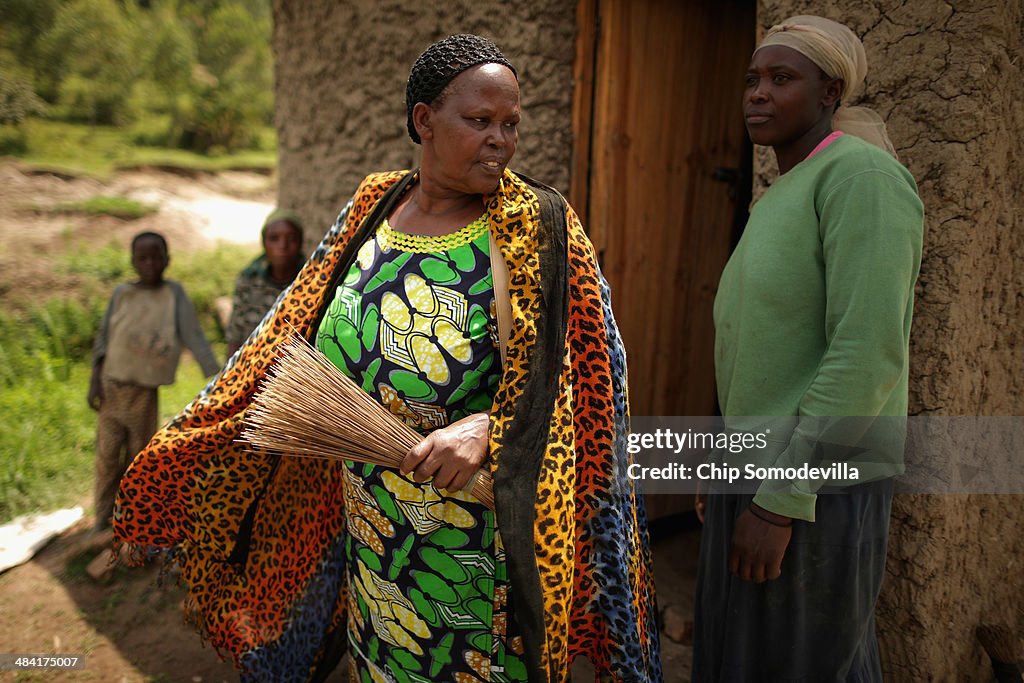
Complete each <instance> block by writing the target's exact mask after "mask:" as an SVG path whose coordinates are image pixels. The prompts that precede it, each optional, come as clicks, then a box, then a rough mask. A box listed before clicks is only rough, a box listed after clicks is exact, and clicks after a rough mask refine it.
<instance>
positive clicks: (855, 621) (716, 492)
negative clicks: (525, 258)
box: [693, 16, 924, 681]
mask: <svg viewBox="0 0 1024 683" xmlns="http://www.w3.org/2000/svg"><path fill="white" fill-rule="evenodd" d="M866 70H867V60H866V57H865V53H864V47H863V45H862V44H861V42H860V40H859V39H858V38H857V36H856V35H854V33H853V32H852V31H851V30H850V29H849V28H847V27H846V26H843V25H842V24H839V23H836V22H834V21H830V20H828V19H824V18H821V17H808V16H800V17H793V18H791V19H788V20H786V21H784V22H782V23H781V24H779V25H777V26H774V27H772V28H771V29H770V30H769V31H768V33H767V34H766V35H765V38H764V40H763V41H762V42H761V44H760V45H759V46H758V48H757V50H755V52H754V54H753V56H752V57H751V62H750V66H749V68H748V70H747V74H746V91H745V95H744V99H743V113H744V117H745V120H746V126H747V131H748V133H749V134H750V138H751V140H752V141H753V142H754V143H755V144H758V145H765V146H769V147H771V148H772V149H773V150H774V152H775V156H776V159H777V160H778V165H779V173H780V177H779V178H778V180H777V181H775V183H773V184H772V186H771V187H770V188H769V189H768V191H767V192H766V193H765V194H764V196H763V197H761V199H760V200H758V202H757V203H756V204H755V205H754V207H753V209H752V211H751V214H750V219H749V221H748V223H747V226H746V228H745V230H744V232H743V236H742V238H741V239H740V242H739V244H738V245H737V247H736V250H735V251H734V252H733V254H732V256H731V258H730V260H729V262H728V264H727V265H726V267H725V270H724V271H723V273H722V278H721V282H720V284H719V288H718V293H717V295H716V298H715V307H714V320H715V373H716V379H717V385H718V396H719V404H720V405H721V409H722V415H723V416H725V418H726V420H727V424H728V423H729V421H730V420H732V421H734V422H737V421H740V420H743V419H746V418H751V419H763V418H756V417H753V416H780V417H783V416H789V419H788V420H787V421H788V423H790V424H795V425H796V427H795V429H792V430H788V428H787V430H780V431H784V432H786V433H785V434H783V435H782V436H780V435H778V434H776V433H774V432H773V434H772V445H771V448H770V449H768V450H766V453H765V455H764V457H765V458H766V459H769V461H768V462H763V463H762V464H766V465H769V466H775V467H779V468H781V469H785V468H796V467H798V466H800V465H801V464H805V463H809V462H810V461H812V460H815V459H816V458H820V457H821V456H820V455H818V454H819V453H821V452H823V451H824V452H825V453H826V454H828V455H829V457H830V458H831V457H836V458H849V457H851V456H850V455H841V452H840V449H837V448H835V447H834V445H833V443H834V442H832V441H830V440H829V439H828V438H825V436H827V435H828V432H827V429H822V425H829V424H832V425H835V424H840V423H843V424H849V423H850V418H849V417H846V416H855V417H856V420H857V421H862V422H863V424H872V425H878V424H881V425H884V424H886V423H892V422H898V421H900V420H904V419H905V418H906V414H907V402H908V367H909V356H910V353H909V340H910V323H911V316H912V313H913V306H914V283H915V281H916V280H917V275H918V271H919V269H920V265H921V248H922V236H923V231H924V217H923V207H922V204H921V200H920V198H919V197H918V194H917V186H916V184H915V182H914V179H913V177H912V176H911V175H910V172H909V171H907V169H906V168H904V167H903V166H902V165H900V163H899V162H898V161H897V160H896V159H895V158H894V153H893V147H892V144H891V143H890V142H889V139H888V136H887V134H886V131H885V125H884V124H883V122H882V120H881V119H880V118H879V117H878V115H877V114H874V113H873V112H871V111H870V110H867V109H864V108H862V107H849V106H847V101H848V100H849V98H850V96H851V95H852V94H853V93H854V92H855V91H856V90H857V88H858V87H859V86H860V84H861V82H862V81H863V79H864V75H865V72H866ZM780 422H781V421H780ZM789 431H791V434H790V433H788V432H789ZM881 432H882V435H883V436H884V435H885V430H884V429H883V430H881ZM851 445H853V444H852V443H851ZM897 450H898V452H897ZM847 452H848V453H853V452H854V451H853V450H851V449H847ZM890 452H891V454H892V456H893V457H894V459H893V462H894V463H895V462H896V460H895V457H897V456H898V457H899V458H900V462H901V458H902V441H900V443H899V445H898V446H896V448H893V449H892V450H891V451H890ZM865 462H867V461H865ZM878 464H879V466H880V475H879V476H878V477H873V480H871V479H872V478H868V479H869V480H868V482H866V483H865V482H853V485H840V486H832V485H830V486H828V487H823V486H822V483H823V482H821V481H778V480H775V481H771V480H765V481H763V482H755V486H757V487H758V488H757V489H756V491H754V492H744V493H723V492H722V491H721V486H720V485H719V486H718V487H717V488H713V489H712V491H711V493H710V495H708V496H706V497H701V498H700V499H699V500H698V505H697V510H698V515H699V516H702V519H703V521H704V531H703V534H702V538H701V549H700V564H699V570H698V578H697V601H696V614H695V629H694V649H693V652H694V667H693V680H694V681H795V680H800V681H880V680H881V679H882V673H881V666H880V662H879V656H878V646H877V643H876V640H875V624H874V609H875V602H876V600H877V598H878V593H879V590H880V587H881V583H882V578H883V576H884V574H885V557H886V544H887V539H888V528H889V511H890V507H891V503H892V494H893V480H892V478H891V477H892V474H895V473H898V471H897V468H896V467H887V466H885V464H886V463H885V460H880V461H878Z"/></svg>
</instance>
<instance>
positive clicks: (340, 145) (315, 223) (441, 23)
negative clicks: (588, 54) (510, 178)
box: [273, 0, 576, 240]
mask: <svg viewBox="0 0 1024 683" xmlns="http://www.w3.org/2000/svg"><path fill="white" fill-rule="evenodd" d="M273 11H274V38H273V47H274V54H275V94H276V97H277V108H276V127H277V132H278V135H279V154H280V159H279V162H280V163H279V167H278V168H279V171H278V172H279V191H278V193H279V201H280V202H281V204H282V205H285V206H290V207H294V208H295V210H297V211H298V212H299V213H300V215H301V216H302V217H303V218H304V219H305V220H306V221H307V223H308V224H309V225H310V226H311V229H310V230H309V231H308V232H310V233H316V236H315V237H312V236H311V237H308V238H307V239H309V240H313V239H319V237H320V236H321V235H322V234H323V231H324V230H325V229H326V228H327V227H329V226H330V224H331V223H332V222H333V220H334V218H335V217H336V216H337V214H338V211H339V210H340V209H341V207H342V206H343V205H344V203H345V202H346V201H347V200H348V198H349V197H350V196H351V194H352V192H353V191H354V190H355V189H356V186H357V185H358V184H359V181H360V180H362V178H363V177H364V176H365V175H366V174H368V173H372V172H375V171H383V170H394V169H402V168H412V167H414V166H415V165H416V164H417V163H418V161H417V159H418V150H419V147H418V146H417V145H415V144H413V143H412V141H411V140H410V139H409V137H408V134H407V133H406V128H405V116H406V115H405V82H406V79H407V78H408V75H409V69H410V68H411V67H412V64H413V62H414V61H415V60H416V57H417V56H418V55H419V53H420V52H422V51H423V49H425V48H426V47H427V46H428V45H430V43H432V42H434V41H435V40H438V39H440V38H444V37H446V36H448V35H450V34H453V33H477V34H480V35H484V36H487V37H489V38H491V39H492V40H494V41H495V43H497V45H498V47H500V48H501V50H502V51H503V52H504V53H505V55H506V56H507V57H508V58H509V60H510V61H511V62H512V63H513V64H514V65H515V66H516V69H517V70H518V72H519V81H520V87H521V90H522V107H523V121H522V124H521V126H520V144H519V150H518V152H517V153H516V159H515V160H513V162H512V168H514V169H516V170H518V171H521V172H523V173H526V174H527V175H530V176H532V177H535V178H537V179H539V180H543V181H544V182H546V183H548V184H550V185H553V186H555V187H556V188H558V189H560V190H562V191H563V192H568V189H569V163H570V159H571V155H572V118H571V117H572V93H573V60H574V58H575V49H576V46H575V42H574V41H575V35H576V3H575V2H574V1H573V0H538V1H536V2H529V3H509V2H499V1H498V0H451V1H450V2H444V3H435V2H397V1H395V0H349V1H348V2H336V0H303V1H302V2H292V1H291V0H274V1H273Z"/></svg>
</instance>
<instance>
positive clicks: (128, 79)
mask: <svg viewBox="0 0 1024 683" xmlns="http://www.w3.org/2000/svg"><path fill="white" fill-rule="evenodd" d="M134 39H135V36H134V31H133V26H132V24H131V23H130V22H129V21H128V19H127V17H126V16H125V13H124V12H123V11H122V10H121V6H120V5H119V4H117V3H116V2H115V0H71V2H68V3H67V4H64V5H62V6H61V7H60V9H58V10H57V13H56V15H55V17H54V20H53V25H52V26H50V28H49V29H48V30H47V31H46V33H44V34H43V36H42V37H41V38H40V41H39V50H40V56H41V57H42V58H43V59H44V60H45V62H44V64H45V67H44V69H43V70H42V76H43V79H42V83H41V85H42V86H43V87H44V89H45V90H44V94H45V95H47V96H48V98H49V99H50V100H51V101H53V102H55V103H56V104H57V105H58V107H59V112H60V113H61V114H62V115H63V116H64V117H65V118H67V119H69V120H72V121H88V122H89V123H93V124H96V123H105V124H116V123H126V122H127V121H129V120H130V119H131V115H132V112H131V111H130V110H129V109H128V108H127V104H126V102H127V99H128V95H129V94H130V93H131V87H132V83H133V82H134V81H135V79H136V78H137V77H138V75H139V74H138V63H137V61H136V59H135V56H134V50H133V42H134Z"/></svg>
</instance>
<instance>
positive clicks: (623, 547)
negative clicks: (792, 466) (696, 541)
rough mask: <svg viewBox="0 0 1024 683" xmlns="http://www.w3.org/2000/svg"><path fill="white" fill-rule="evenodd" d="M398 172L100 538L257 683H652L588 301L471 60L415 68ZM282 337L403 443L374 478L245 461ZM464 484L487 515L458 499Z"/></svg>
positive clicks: (471, 42)
mask: <svg viewBox="0 0 1024 683" xmlns="http://www.w3.org/2000/svg"><path fill="white" fill-rule="evenodd" d="M407 108H408V128H409V134H410V135H411V137H412V139H413V140H414V141H415V142H417V143H420V144H421V145H422V163H421V166H420V168H419V170H418V171H415V172H396V173H382V174H376V175H372V176H370V177H368V178H366V180H364V181H363V183H362V185H361V186H360V188H359V189H358V190H357V192H356V194H355V196H354V197H353V199H352V201H351V203H350V204H349V205H348V206H347V207H346V208H345V209H344V210H343V211H342V213H341V215H340V216H339V218H338V221H337V222H336V224H335V226H334V227H333V228H332V229H331V231H330V232H329V233H328V235H327V237H326V238H325V239H324V241H323V243H322V244H321V245H320V247H319V248H318V249H317V250H316V252H315V253H314V255H313V256H312V257H311V259H310V261H309V262H308V263H307V264H306V265H305V266H304V268H303V269H302V271H301V272H300V273H299V275H298V277H297V278H296V281H295V283H294V284H293V285H292V287H291V288H290V289H289V290H288V291H287V292H286V294H285V295H284V296H283V297H282V298H281V300H279V302H278V303H277V305H276V307H275V308H274V310H273V311H272V312H271V314H270V315H268V316H267V318H265V319H264V321H263V322H262V323H261V324H260V326H259V328H258V329H257V331H256V333H255V334H254V335H253V336H252V337H251V338H250V339H249V341H248V342H247V343H246V345H245V346H243V347H242V349H241V350H240V352H239V354H238V355H237V356H236V357H235V358H234V360H233V362H232V363H231V364H229V365H228V367H226V368H225V370H224V372H223V373H222V375H221V376H220V377H219V378H218V379H217V380H216V381H215V382H213V383H212V384H211V385H210V386H209V387H208V388H207V389H206V390H205V391H204V392H203V393H202V394H201V395H200V396H199V397H198V399H197V400H196V401H195V402H194V403H193V404H191V405H190V406H188V407H187V408H186V410H185V412H184V413H183V414H182V415H180V416H179V417H178V418H177V419H176V420H174V421H173V422H172V423H171V424H170V425H169V426H168V427H167V428H166V429H165V430H163V431H162V432H161V433H160V434H158V435H157V437H156V438H155V439H154V440H153V442H152V443H151V444H150V446H149V448H148V449H147V450H146V451H144V452H143V453H142V455H140V457H139V458H138V459H137V460H136V461H135V463H134V465H133V466H132V468H131V470H130V472H129V474H128V475H127V477H126V483H125V484H124V485H123V486H122V490H121V498H120V507H119V513H118V516H117V520H116V532H117V536H118V538H119V539H122V540H123V541H126V542H129V543H131V544H134V545H136V546H145V545H156V546H176V547H179V548H180V552H179V558H180V562H181V566H182V577H183V579H184V581H185V582H186V583H187V584H188V586H189V590H190V597H191V603H190V604H191V606H192V610H191V613H192V615H193V618H194V619H195V620H196V622H197V623H198V624H199V625H200V627H201V630H202V632H203V634H204V635H205V636H206V637H207V638H208V639H209V640H210V641H211V642H213V643H214V645H216V646H217V647H218V648H219V649H221V650H222V651H226V652H227V653H229V654H230V655H231V656H232V657H233V658H234V659H235V661H236V662H237V664H238V666H239V667H240V668H241V669H242V671H243V672H244V673H245V675H246V676H248V677H250V678H252V679H260V680H274V681H284V680H303V679H305V678H307V677H310V676H312V677H314V678H317V677H321V676H323V675H325V673H326V672H328V671H329V670H330V669H331V668H332V666H333V665H334V664H335V663H336V661H337V659H338V657H339V655H340V653H341V652H342V651H343V650H344V649H345V647H346V646H347V650H348V652H349V656H350V666H351V668H352V670H353V671H354V672H355V680H360V681H370V680H373V681H392V680H397V681H466V682H469V681H478V680H480V681H488V680H491V681H514V680H531V681H551V680H567V678H568V675H569V667H570V663H571V661H572V660H573V658H575V657H576V656H577V655H585V656H586V657H588V658H589V659H590V660H591V661H592V662H593V664H594V665H595V668H596V670H597V673H598V675H603V676H606V677H612V678H615V679H618V680H630V681H651V680H659V679H660V676H661V673H660V664H659V662H658V644H657V636H656V632H655V626H654V614H653V588H652V583H651V576H650V571H649V567H648V564H647V563H648V549H647V539H646V530H645V528H644V516H643V510H642V507H641V505H640V500H639V499H638V498H637V497H636V496H635V494H634V492H633V489H632V486H631V485H630V483H629V480H628V479H627V478H626V477H625V476H624V475H625V462H624V460H625V457H626V456H625V447H624V433H623V430H624V427H625V415H626V410H627V407H626V402H625V387H624V384H623V382H624V379H625V365H624V357H623V352H622V347H621V344H620V342H619V338H618V335H617V332H616V327H615V321H614V318H613V317H612V313H611V308H610V306H609V298H608V290H607V286H606V284H605V283H604V280H603V278H602V277H601V274H600V272H599V270H598V268H597V265H596V262H595V260H594V254H593V250H592V247H591V245H590V244H589V242H588V241H587V239H586V237H585V235H584V234H583V231H582V229H581V226H580V223H579V220H578V219H577V218H576V215H575V214H574V213H573V211H572V209H571V208H570V207H569V206H568V205H567V204H566V202H565V200H564V199H562V197H561V196H560V195H559V194H558V193H557V192H555V191H553V190H551V189H550V188H547V187H544V186H543V185H540V184H538V183H535V182H534V181H532V180H529V179H527V178H524V177H522V176H519V175H517V174H515V173H513V172H511V171H509V170H508V169H507V166H508V164H509V162H510V161H511V159H512V157H513V155H514V154H515V151H516V144H517V141H518V133H517V124H518V122H519V119H520V116H521V112H520V104H519V84H518V80H517V76H516V72H515V70H514V69H513V68H512V66H511V64H510V63H509V62H508V60H507V59H506V58H505V57H504V56H503V55H502V54H501V53H500V52H499V51H498V49H497V48H496V47H495V46H494V44H493V43H491V42H490V41H488V40H486V39H483V38H479V37H476V36H453V37H451V38H448V39H446V40H443V41H441V42H439V43H436V44H435V45H433V46H431V47H430V48H428V49H427V50H426V51H425V52H424V53H423V54H422V55H421V56H420V57H419V59H418V60H417V61H416V64H415V66H414V67H413V69H412V73H411V75H410V77H409V83H408V88H407ZM290 326H294V327H295V328H297V329H299V330H301V331H302V332H303V333H305V334H306V336H307V337H308V338H310V339H311V340H314V341H315V343H316V344H317V345H318V347H319V348H320V349H321V350H323V351H324V353H326V355H327V356H328V357H329V358H330V359H331V360H332V361H333V362H334V363H336V364H337V365H338V367H340V368H341V369H342V370H343V371H345V372H347V373H348V374H349V375H351V376H352V377H353V378H355V379H356V381H357V382H358V383H359V384H360V385H361V386H363V387H364V389H365V390H366V391H367V392H368V393H370V394H371V395H373V396H374V397H376V398H377V399H379V400H380V401H381V402H382V403H383V404H384V405H386V406H387V407H388V408H389V409H390V410H391V411H392V412H394V413H395V414H396V415H398V416H400V417H401V418H402V419H404V420H406V422H407V423H409V424H410V425H412V426H414V427H415V428H417V429H419V430H421V431H422V432H423V433H424V434H426V436H425V438H424V440H423V441H422V442H421V443H420V444H419V445H418V446H416V447H414V448H413V449H412V450H411V451H410V452H409V453H408V455H407V457H406V459H405V462H404V463H403V464H402V467H401V468H400V469H398V470H395V469H389V468H383V467H370V466H362V465H345V464H342V463H324V462H310V461H308V460H302V459H298V458H291V457H277V456H274V455H271V454H267V455H265V456H259V457H257V456H254V455H252V454H248V453H245V452H244V451H243V449H242V448H241V447H240V446H239V445H238V444H237V443H236V442H235V437H236V436H237V435H238V432H239V422H240V419H239V418H240V417H241V416H242V414H243V411H244V410H245V408H246V406H247V404H248V402H249V400H250V398H251V395H252V393H253V391H254V390H255V387H256V385H257V383H258V381H259V379H260V378H261V377H262V376H263V375H264V374H265V372H266V370H267V368H268V366H269V365H270V363H271V362H272V361H273V359H274V356H275V354H276V352H277V349H278V348H279V346H280V344H281V342H282V340H283V339H284V338H285V337H286V335H287V333H288V330H289V329H290ZM481 467H488V468H489V469H490V471H491V473H492V475H493V478H494V482H495V495H496V511H494V512H492V511H490V510H488V509H487V508H485V507H484V506H483V505H481V504H480V503H479V501H477V500H476V499H475V498H473V496H472V495H470V494H469V493H466V492H463V491H461V490H460V489H461V488H462V487H464V486H465V485H466V484H467V482H468V481H469V480H470V478H471V477H472V475H473V474H474V473H475V472H476V471H477V470H478V469H479V468H481Z"/></svg>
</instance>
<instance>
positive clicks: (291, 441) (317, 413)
mask: <svg viewBox="0 0 1024 683" xmlns="http://www.w3.org/2000/svg"><path fill="white" fill-rule="evenodd" d="M243 422H244V426H243V429H242V433H241V435H240V436H239V437H238V438H239V440H240V441H244V442H246V443H249V444H252V445H253V446H257V447H260V448H265V449H268V450H271V451H276V452H279V453H283V454H284V455H288V456H298V457H308V458H326V459H328V460H352V461H355V462H360V463H368V464H371V465H384V466H386V467H393V468H396V469H397V468H398V466H399V465H400V464H401V462H402V459H403V458H404V457H405V454H406V453H407V452H408V450H409V449H410V448H412V447H413V446H415V445H416V444H417V443H419V442H420V441H421V440H422V438H423V437H422V436H421V435H420V434H418V433H416V432H415V431H413V430H412V429H411V428H410V427H408V426H406V425H405V424H404V423H402V422H401V421H399V419H398V418H397V417H395V416H394V415H392V414H391V413H390V412H389V411H388V410H387V409H386V408H385V407H384V406H382V405H381V404H380V403H378V402H377V401H375V400H374V399H373V398H372V397H371V396H369V395H368V394H367V393H366V392H364V391H363V390H362V389H361V388H360V387H359V386H358V385H357V384H356V383H355V382H353V381H352V379H350V378H349V377H348V376H347V375H345V373H343V372H342V371H341V370H339V369H338V368H337V367H336V366H335V365H334V364H333V363H331V361H330V360H329V359H328V358H327V356H325V355H324V354H323V353H321V352H320V351H319V350H318V349H316V348H314V347H313V346H312V345H311V344H310V343H309V342H308V341H306V340H305V338H303V337H302V336H301V335H299V334H297V333H292V336H291V338H290V339H289V340H288V341H287V342H285V344H284V346H283V350H282V353H281V355H280V356H279V357H278V358H277V360H275V361H274V363H273V365H271V366H270V370H269V372H268V373H267V377H266V379H264V381H263V384H262V386H261V387H260V389H259V391H258V392H257V394H256V396H255V397H254V398H253V402H252V405H250V406H249V408H248V409H247V410H246V411H245V418H244V421H243ZM469 488H470V492H471V493H472V494H473V496H475V497H476V498H477V499H478V500H479V501H480V502H481V503H483V504H484V505H486V506H487V507H489V508H491V509H492V510H493V509H494V491H493V488H492V483H491V475H490V473H489V472H487V471H486V470H485V469H480V470H479V471H477V473H476V475H475V476H474V477H473V479H472V481H471V482H470V485H469Z"/></svg>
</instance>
